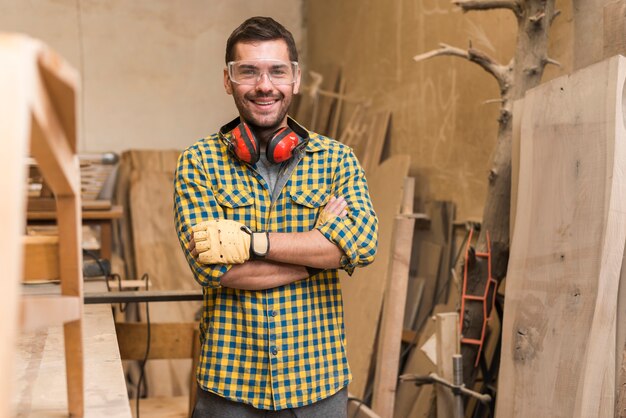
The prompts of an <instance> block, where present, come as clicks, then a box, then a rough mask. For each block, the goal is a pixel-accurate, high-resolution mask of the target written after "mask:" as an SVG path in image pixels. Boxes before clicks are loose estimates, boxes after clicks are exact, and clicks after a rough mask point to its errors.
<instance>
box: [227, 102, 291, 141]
mask: <svg viewBox="0 0 626 418" xmlns="http://www.w3.org/2000/svg"><path fill="white" fill-rule="evenodd" d="M261 98H274V99H277V100H279V104H280V105H281V106H280V108H279V109H278V113H276V114H275V116H273V117H271V118H269V116H270V115H263V114H255V112H253V111H252V110H251V109H250V108H249V107H248V103H250V101H251V100H254V99H261ZM290 104H291V100H290V99H288V98H287V97H285V95H284V94H282V93H279V94H278V95H275V94H268V95H259V94H257V95H253V96H252V97H245V96H243V97H241V98H237V99H236V100H235V105H236V106H237V110H238V111H239V114H240V115H241V118H242V119H243V121H244V122H245V123H246V124H248V126H250V128H251V129H252V130H253V131H255V132H256V133H257V135H261V136H265V135H268V134H272V133H274V132H276V131H277V130H278V129H279V128H280V127H281V126H282V124H283V121H284V120H285V117H286V116H287V112H288V111H289V106H290ZM251 106H254V105H253V104H251Z"/></svg>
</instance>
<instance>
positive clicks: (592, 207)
mask: <svg viewBox="0 0 626 418" xmlns="http://www.w3.org/2000/svg"><path fill="white" fill-rule="evenodd" d="M625 78H626V59H624V58H623V57H614V58H612V59H610V60H606V61H603V62H601V63H598V64H594V65H593V66H590V67H588V68H585V69H583V70H580V71H578V72H576V73H575V74H573V75H571V76H567V77H562V78H559V79H556V80H553V81H551V82H549V83H546V84H544V85H542V86H539V87H537V88H535V89H533V90H531V91H529V92H528V93H527V95H526V98H525V102H524V114H523V119H522V127H521V149H520V150H521V151H520V173H519V178H520V182H519V188H518V207H517V214H516V222H515V229H514V235H513V243H512V248H511V257H510V261H509V270H508V275H507V289H506V295H507V296H506V297H507V300H506V308H505V312H504V324H503V348H502V368H501V372H500V377H499V387H498V404H497V410H496V414H497V416H498V417H507V418H509V417H511V418H516V417H531V416H550V417H555V418H559V417H563V418H565V417H568V418H569V417H580V418H583V417H596V416H598V417H600V416H601V417H608V416H612V414H613V406H614V393H615V345H616V341H615V339H616V329H615V326H616V324H615V318H616V307H617V293H618V284H619V277H620V269H621V263H622V257H623V251H624V241H625V239H626V216H624V212H625V211H626V199H625V197H626V183H625V182H624V178H623V176H624V172H625V171H626V148H625V146H626V144H625V143H624V141H626V131H625V128H624V120H623V114H622V113H623V110H622V109H623V107H622V105H623V103H622V102H623V97H622V95H623V93H624V80H625Z"/></svg>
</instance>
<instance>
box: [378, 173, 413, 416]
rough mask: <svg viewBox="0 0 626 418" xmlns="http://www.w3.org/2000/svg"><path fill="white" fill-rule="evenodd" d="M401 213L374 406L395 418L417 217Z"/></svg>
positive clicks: (409, 204) (409, 202) (406, 205)
mask: <svg viewBox="0 0 626 418" xmlns="http://www.w3.org/2000/svg"><path fill="white" fill-rule="evenodd" d="M414 189H415V179H413V178H407V179H405V182H404V190H403V195H404V199H403V203H402V207H401V208H402V211H403V214H410V213H412V212H413V194H414V192H413V191H414ZM403 214H401V215H400V216H397V217H396V219H395V224H394V232H393V235H394V238H393V250H392V260H391V265H390V268H391V272H390V276H389V281H388V283H387V288H386V290H385V298H384V302H383V314H382V319H381V324H380V332H379V335H378V341H379V344H378V350H377V354H376V369H375V375H374V392H373V398H372V409H373V410H374V411H375V412H376V413H377V414H378V415H380V416H381V417H382V418H392V417H393V408H394V402H395V394H396V387H397V383H398V369H399V367H400V349H401V343H402V323H403V319H404V307H405V305H406V294H407V286H408V280H409V264H410V258H411V246H412V244H413V231H414V228H415V219H412V218H409V217H405V216H403Z"/></svg>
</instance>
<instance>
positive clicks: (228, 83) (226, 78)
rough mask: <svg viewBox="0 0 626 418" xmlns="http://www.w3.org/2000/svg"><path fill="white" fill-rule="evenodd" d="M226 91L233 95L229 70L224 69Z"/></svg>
mask: <svg viewBox="0 0 626 418" xmlns="http://www.w3.org/2000/svg"><path fill="white" fill-rule="evenodd" d="M224 90H226V94H230V95H232V94H233V86H232V84H231V83H230V77H228V68H224Z"/></svg>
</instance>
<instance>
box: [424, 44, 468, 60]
mask: <svg viewBox="0 0 626 418" xmlns="http://www.w3.org/2000/svg"><path fill="white" fill-rule="evenodd" d="M439 55H451V56H454V57H460V58H465V59H468V60H469V59H470V57H469V53H468V52H467V51H465V50H463V49H460V48H455V47H453V46H450V45H447V44H439V49H433V50H432V51H429V52H425V53H423V54H419V55H416V56H414V57H413V60H415V61H416V62H419V61H424V60H427V59H430V58H433V57H437V56H439Z"/></svg>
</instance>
